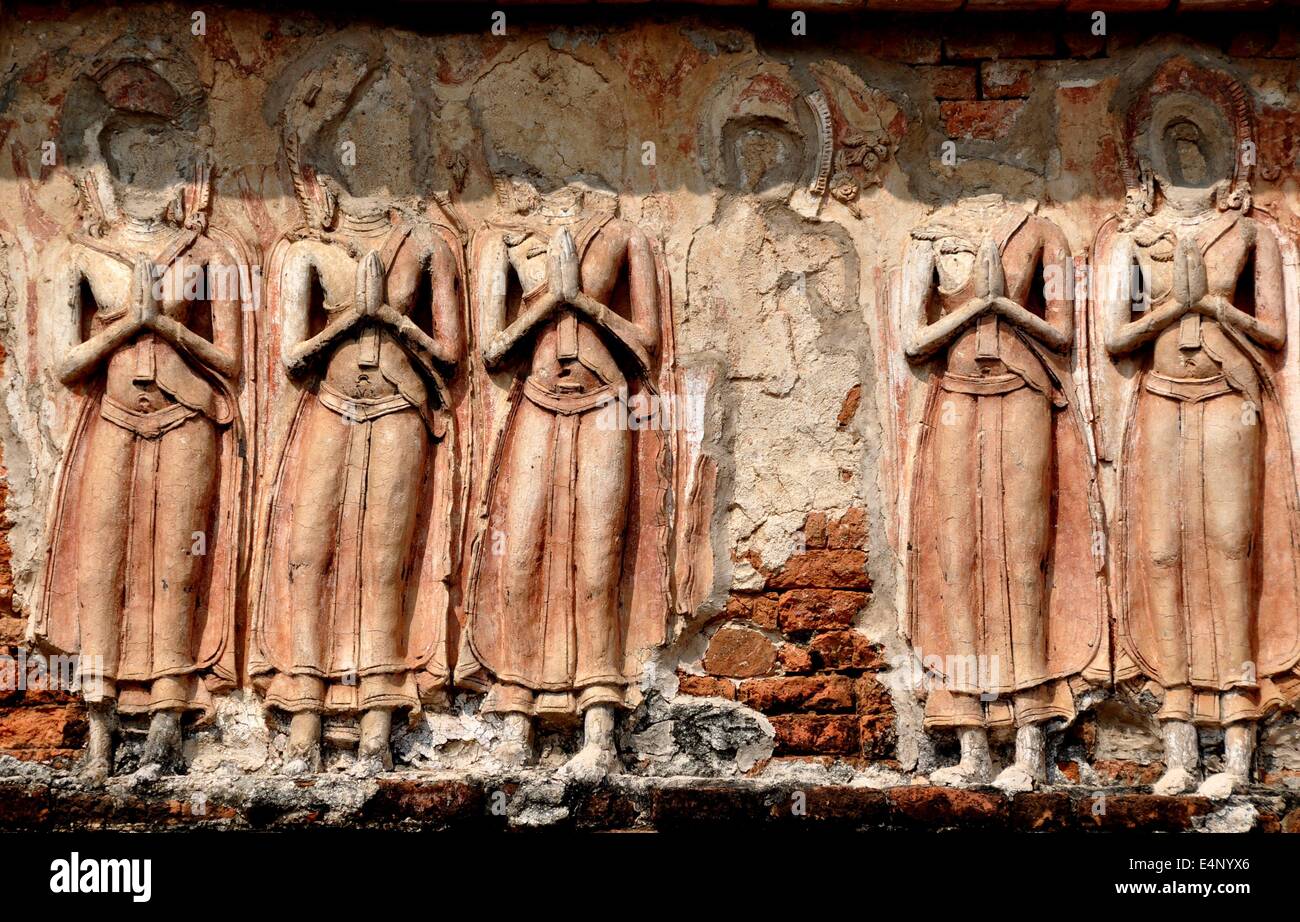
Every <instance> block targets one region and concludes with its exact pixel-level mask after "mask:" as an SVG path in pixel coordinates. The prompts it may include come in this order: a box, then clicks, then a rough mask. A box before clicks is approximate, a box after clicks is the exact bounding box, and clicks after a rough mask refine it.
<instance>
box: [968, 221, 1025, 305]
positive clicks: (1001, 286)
mask: <svg viewBox="0 0 1300 922" xmlns="http://www.w3.org/2000/svg"><path fill="white" fill-rule="evenodd" d="M961 309H962V310H963V311H965V312H966V313H968V314H969V315H970V319H972V320H973V319H975V318H977V317H979V315H981V314H985V313H989V314H994V315H998V316H1003V317H1005V316H1009V315H1010V314H1012V313H1014V312H1017V311H1021V310H1023V309H1024V308H1022V307H1021V306H1020V305H1019V304H1017V303H1016V302H1015V301H1012V300H1011V299H1010V298H1008V297H1007V280H1006V276H1005V274H1004V273H1003V271H1002V257H1001V255H1000V254H999V253H998V245H997V244H996V243H994V242H993V238H992V237H985V238H984V242H983V243H982V244H980V249H979V254H978V255H977V256H976V257H975V297H973V298H971V299H970V300H969V301H967V302H966V303H965V304H963V305H962V308H961Z"/></svg>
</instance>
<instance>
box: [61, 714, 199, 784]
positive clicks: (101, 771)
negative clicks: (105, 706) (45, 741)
mask: <svg viewBox="0 0 1300 922" xmlns="http://www.w3.org/2000/svg"><path fill="white" fill-rule="evenodd" d="M115 724H116V720H115V717H114V715H113V714H111V713H109V712H107V711H103V710H99V709H92V710H91V714H90V741H89V746H88V750H89V751H88V752H87V753H86V758H85V760H84V761H83V762H82V763H81V768H80V770H79V771H78V775H79V776H80V777H81V780H82V781H84V782H85V783H87V784H89V785H92V786H94V787H100V786H102V785H103V784H104V783H105V782H106V781H108V778H109V776H110V775H111V774H112V773H113V731H114V728H115ZM184 767H185V762H184V757H183V756H182V753H181V715H180V713H179V712H177V711H157V712H155V713H154V715H153V717H152V718H150V721H149V735H148V737H146V739H145V743H144V752H143V753H141V755H140V767H139V768H137V769H136V770H135V772H134V773H133V774H132V776H131V779H132V781H133V782H135V783H148V782H151V781H157V780H158V779H159V778H161V777H162V776H163V775H165V774H167V773H168V772H176V771H179V770H181V769H183V768H184Z"/></svg>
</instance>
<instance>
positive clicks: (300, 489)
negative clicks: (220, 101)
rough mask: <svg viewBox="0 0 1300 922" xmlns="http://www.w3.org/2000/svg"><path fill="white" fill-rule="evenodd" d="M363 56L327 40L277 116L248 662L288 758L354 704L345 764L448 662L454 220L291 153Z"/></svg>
mask: <svg viewBox="0 0 1300 922" xmlns="http://www.w3.org/2000/svg"><path fill="white" fill-rule="evenodd" d="M374 71H375V67H374V65H373V64H372V63H371V62H370V61H368V60H366V58H365V57H364V56H363V55H361V54H359V53H352V52H351V50H350V49H347V48H344V49H341V51H340V53H339V54H337V55H335V56H333V57H332V58H330V59H328V60H327V62H326V63H325V64H324V66H322V67H321V68H320V69H319V70H316V71H312V72H309V73H308V74H307V75H305V76H304V77H303V78H301V80H300V82H299V84H298V86H297V87H296V92H294V93H292V94H291V95H290V97H289V99H288V101H287V104H286V106H285V108H284V110H283V120H282V125H281V127H282V131H283V137H284V157H285V162H286V166H287V169H288V172H289V175H290V178H291V181H292V185H293V189H294V193H295V196H296V198H297V200H298V203H299V207H300V208H301V212H302V215H301V217H302V223H301V225H299V226H298V227H296V228H294V229H293V230H292V231H290V232H289V233H288V234H286V235H285V236H284V237H283V238H282V239H281V240H279V241H277V243H276V244H275V245H274V246H273V248H272V250H271V253H270V258H269V260H268V264H267V272H268V284H267V305H266V309H267V314H268V316H269V317H270V318H271V322H272V323H274V324H275V326H276V329H277V330H278V331H279V337H278V342H277V343H276V347H277V351H278V358H279V361H278V362H276V363H275V365H273V366H272V367H273V368H275V369H276V372H277V373H279V374H282V375H284V376H285V379H286V381H287V383H288V385H289V386H287V387H282V388H281V389H280V393H279V394H278V397H277V401H276V402H277V404H278V407H276V408H275V410H274V412H277V413H279V414H280V415H281V416H286V417H287V419H288V422H287V423H283V424H281V425H279V426H276V427H275V428H276V431H277V433H278V440H279V441H278V444H277V445H276V446H275V447H274V448H272V449H271V451H270V453H269V454H268V455H267V458H266V464H265V467H264V470H263V477H262V481H261V489H260V496H259V499H260V505H259V515H258V522H257V531H256V533H255V538H254V547H255V548H256V553H255V555H254V558H253V562H252V573H251V577H252V586H253V588H252V593H251V650H250V657H249V672H250V674H251V675H252V676H253V677H254V679H255V681H257V682H258V684H259V686H261V687H262V689H263V693H264V695H265V699H266V703H267V705H268V706H269V707H271V708H275V709H278V710H280V711H283V712H286V713H288V714H291V715H292V721H291V726H290V731H289V740H288V748H287V750H286V751H285V754H284V756H285V760H286V764H285V771H286V772H289V773H299V772H302V771H306V770H313V769H314V770H318V769H319V768H320V765H321V752H320V746H321V736H322V718H326V719H329V718H330V717H332V716H333V715H348V716H352V717H355V716H356V715H360V720H359V727H357V728H354V727H352V726H351V725H349V724H346V723H338V724H337V725H336V726H334V727H332V729H333V731H334V733H333V737H334V738H335V739H336V740H338V741H343V742H346V741H349V737H351V736H352V734H354V733H355V734H358V735H359V739H358V740H357V747H358V755H357V760H356V763H355V764H354V768H353V770H354V771H355V772H357V773H360V774H365V773H372V772H374V771H377V770H382V769H384V768H391V767H392V757H391V753H390V752H389V736H390V730H391V723H392V716H393V713H394V712H395V711H396V712H402V713H405V712H418V711H419V710H420V708H421V705H422V703H423V702H426V701H428V702H433V703H438V704H445V702H446V700H447V686H448V682H449V678H450V663H451V660H450V657H449V650H448V633H449V630H448V629H449V618H450V612H451V610H450V589H451V579H452V560H453V557H454V556H455V554H456V552H457V547H456V545H457V543H458V530H457V524H458V521H459V512H460V510H459V508H458V507H459V506H460V501H459V499H458V484H459V481H458V478H457V460H458V459H457V457H456V455H457V454H458V451H459V446H458V444H457V436H456V433H457V425H456V420H455V416H454V408H453V405H452V397H451V390H450V388H449V386H448V384H447V379H448V378H450V377H451V376H452V375H454V374H455V373H456V371H457V365H458V364H460V363H461V361H462V360H463V357H464V351H465V342H464V329H463V325H464V320H463V314H464V307H463V292H464V275H465V273H464V271H463V255H462V254H463V251H462V246H461V245H462V235H461V233H460V229H459V224H458V222H457V221H456V219H455V218H454V216H453V215H452V213H451V211H450V210H448V209H444V208H441V207H439V205H438V202H437V200H434V202H433V203H432V205H431V207H430V208H429V210H428V212H427V213H421V212H420V211H419V210H418V209H416V208H414V207H412V205H411V204H410V203H408V202H402V201H398V200H396V199H395V198H394V196H393V194H392V192H391V191H390V190H389V188H388V186H387V185H386V184H384V183H382V182H381V183H380V184H379V186H378V188H372V189H371V190H368V191H369V192H370V194H365V195H362V194H359V193H357V192H354V189H353V188H350V187H349V177H348V174H347V172H346V171H344V170H340V169H338V168H337V167H335V168H333V169H330V167H329V165H328V163H326V164H321V163H319V162H318V163H314V164H313V163H309V162H307V161H306V159H305V158H306V157H307V156H308V152H311V151H318V152H319V151H321V150H326V149H329V147H330V146H331V145H332V144H337V143H338V137H339V136H340V132H346V128H347V126H348V120H349V119H350V118H351V117H352V116H353V115H354V114H355V113H354V110H355V109H356V102H355V100H354V99H353V94H354V93H356V92H357V91H358V89H359V88H361V87H364V86H365V85H366V83H367V81H369V80H370V79H372V78H373V77H374ZM363 114H364V113H363ZM351 127H352V128H353V130H354V131H356V132H358V134H359V131H360V129H359V127H358V126H356V125H353V126H351ZM322 135H324V136H323V137H322ZM353 181H354V182H355V181H356V180H355V178H354V180H353ZM444 201H445V200H444Z"/></svg>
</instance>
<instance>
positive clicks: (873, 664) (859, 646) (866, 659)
mask: <svg viewBox="0 0 1300 922" xmlns="http://www.w3.org/2000/svg"><path fill="white" fill-rule="evenodd" d="M809 647H810V648H811V650H812V652H813V655H814V656H815V657H816V660H815V662H816V663H817V664H819V665H820V666H821V668H823V669H884V668H885V665H886V664H885V658H884V657H883V656H882V655H881V648H880V645H879V644H874V643H872V642H871V641H870V640H868V639H867V637H866V635H865V634H863V633H861V632H860V631H826V632H824V633H821V634H816V635H814V636H813V639H812V641H811V643H810V644H809Z"/></svg>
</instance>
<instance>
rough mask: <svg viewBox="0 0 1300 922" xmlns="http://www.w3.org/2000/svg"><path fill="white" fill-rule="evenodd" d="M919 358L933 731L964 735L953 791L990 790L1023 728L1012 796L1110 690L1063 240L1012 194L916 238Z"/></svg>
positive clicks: (959, 212) (913, 322)
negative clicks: (1054, 740) (996, 742)
mask: <svg viewBox="0 0 1300 922" xmlns="http://www.w3.org/2000/svg"><path fill="white" fill-rule="evenodd" d="M911 236H912V241H911V244H910V246H909V249H908V252H907V256H906V259H905V263H904V273H903V280H902V284H903V286H904V287H903V301H904V306H905V310H906V311H907V313H908V315H910V320H909V326H910V328H911V329H912V331H913V332H912V336H911V339H910V342H908V343H907V345H906V353H907V358H908V359H909V361H911V362H912V363H914V364H916V365H917V366H918V367H923V364H922V363H926V364H930V365H931V366H932V369H933V370H932V375H931V377H930V379H929V384H928V395H927V398H926V401H925V405H924V410H923V414H924V415H923V418H922V420H921V427H920V430H919V438H918V439H917V441H916V443H915V446H914V455H913V458H912V465H911V469H912V476H913V483H912V489H911V501H910V508H909V510H908V516H909V521H908V536H909V537H908V549H907V570H908V572H907V603H906V604H907V625H908V633H909V636H910V640H911V643H912V645H913V648H914V653H915V655H916V656H918V657H919V658H920V661H921V665H922V666H923V668H924V670H925V681H924V683H923V688H922V691H923V692H924V693H925V696H926V702H925V724H926V726H927V727H928V728H954V729H956V730H957V731H958V733H959V736H960V739H961V750H962V754H961V761H960V763H959V764H958V765H956V766H953V767H951V768H945V769H941V770H940V771H938V772H936V773H934V775H933V776H932V777H933V778H934V779H935V780H937V781H940V782H941V783H954V782H955V783H967V782H972V781H975V782H978V781H984V780H987V779H988V776H989V772H990V762H989V755H988V739H987V731H988V730H992V729H996V728H1003V727H1005V728H1011V727H1014V728H1016V731H1017V736H1016V760H1015V763H1014V764H1013V765H1012V766H1010V767H1009V768H1008V769H1007V770H1006V771H1004V772H1003V773H1002V775H1000V776H999V778H998V779H997V784H998V785H999V786H1002V787H1005V788H1007V789H1009V790H1017V789H1026V788H1028V787H1031V786H1032V785H1033V784H1034V783H1035V782H1037V781H1042V780H1044V778H1045V764H1044V759H1043V731H1044V726H1045V724H1047V722H1049V721H1053V720H1070V719H1072V718H1073V717H1074V714H1075V704H1074V697H1075V693H1076V692H1077V691H1079V690H1080V688H1081V686H1082V684H1083V682H1084V680H1097V681H1104V680H1105V679H1106V678H1108V673H1107V669H1106V662H1105V648H1106V643H1105V636H1106V635H1105V604H1104V592H1103V588H1102V582H1101V579H1100V572H1099V571H1100V559H1099V558H1100V554H1099V553H1098V552H1099V551H1100V549H1101V548H1100V543H1101V540H1102V539H1101V534H1102V532H1101V522H1100V507H1099V502H1098V497H1097V493H1096V486H1095V479H1094V474H1093V464H1092V460H1091V452H1090V449H1089V440H1088V436H1087V430H1086V425H1085V422H1084V417H1083V415H1082V413H1081V410H1080V399H1079V395H1078V394H1076V393H1075V390H1074V387H1073V377H1072V375H1071V368H1072V360H1073V357H1074V351H1075V349H1076V348H1077V347H1076V343H1077V338H1076V335H1075V334H1076V331H1075V324H1074V307H1073V299H1072V296H1071V292H1072V286H1071V282H1072V277H1073V264H1072V262H1071V260H1070V251H1069V247H1068V245H1067V243H1066V241H1065V237H1064V235H1063V234H1062V233H1061V231H1060V230H1059V229H1058V228H1057V227H1056V226H1055V225H1053V224H1052V223H1051V222H1050V221H1048V220H1046V219H1045V218H1042V217H1039V216H1038V215H1036V214H1034V213H1031V212H1030V211H1027V210H1025V209H1024V208H1022V207H1020V206H1018V205H1015V204H1012V203H1010V202H1008V201H1006V200H1005V199H1003V198H1002V197H1001V196H1000V195H998V194H984V195H970V196H967V197H964V198H961V199H959V200H958V201H956V202H955V203H953V204H951V205H947V206H945V207H942V208H940V209H939V210H938V211H937V212H936V213H935V214H934V215H933V216H932V217H931V219H930V220H929V221H928V222H927V223H926V224H924V225H922V226H920V227H918V228H916V229H914V230H913V231H912V235H911Z"/></svg>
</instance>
